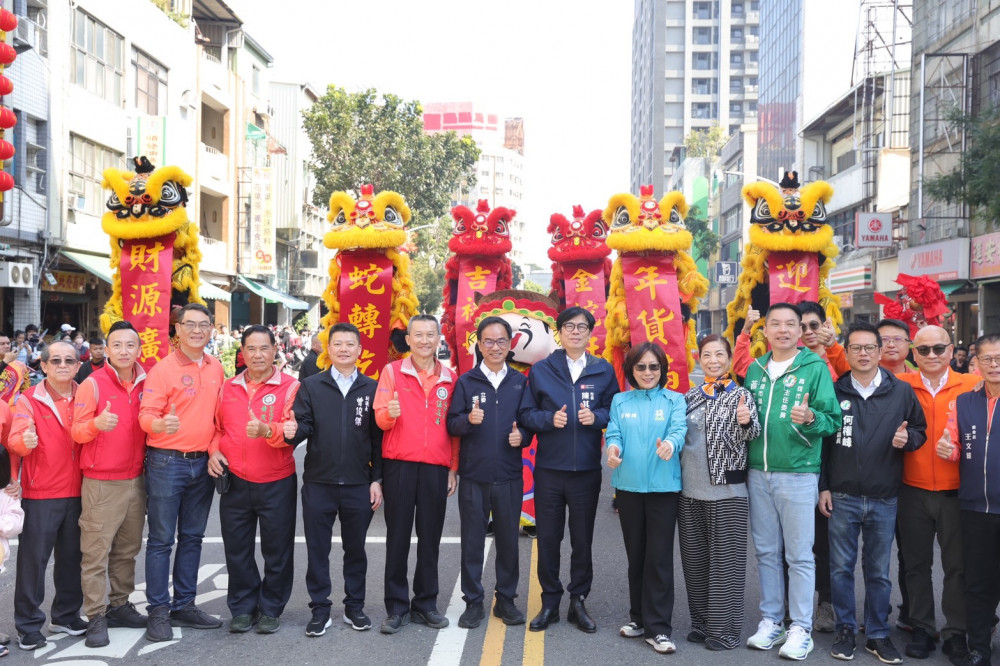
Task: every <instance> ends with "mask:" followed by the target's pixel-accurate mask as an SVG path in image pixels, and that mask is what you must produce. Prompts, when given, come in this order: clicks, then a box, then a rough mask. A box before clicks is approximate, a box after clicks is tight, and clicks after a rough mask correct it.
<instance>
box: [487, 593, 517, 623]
mask: <svg viewBox="0 0 1000 666" xmlns="http://www.w3.org/2000/svg"><path fill="white" fill-rule="evenodd" d="M493 614H494V615H496V616H497V617H498V618H500V619H501V620H503V623H504V624H510V625H516V624H524V613H522V612H521V611H519V610H517V607H516V606H514V604H513V602H510V601H506V600H504V599H497V601H496V603H495V604H493Z"/></svg>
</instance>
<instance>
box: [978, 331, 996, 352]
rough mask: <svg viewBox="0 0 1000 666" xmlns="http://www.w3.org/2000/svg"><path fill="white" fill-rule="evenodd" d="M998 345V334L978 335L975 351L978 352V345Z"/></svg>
mask: <svg viewBox="0 0 1000 666" xmlns="http://www.w3.org/2000/svg"><path fill="white" fill-rule="evenodd" d="M997 344H1000V333H987V334H985V335H980V336H979V337H978V338H977V339H976V351H979V346H980V345H997Z"/></svg>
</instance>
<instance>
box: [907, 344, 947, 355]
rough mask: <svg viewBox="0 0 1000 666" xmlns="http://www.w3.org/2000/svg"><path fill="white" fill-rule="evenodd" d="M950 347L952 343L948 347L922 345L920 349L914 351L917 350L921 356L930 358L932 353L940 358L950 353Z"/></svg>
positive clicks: (915, 348) (916, 348)
mask: <svg viewBox="0 0 1000 666" xmlns="http://www.w3.org/2000/svg"><path fill="white" fill-rule="evenodd" d="M948 347H951V343H950V342H949V343H948V344H946V345H920V346H919V347H914V348H913V349H914V350H916V352H917V353H918V354H920V355H921V356H930V355H931V352H932V351H933V352H934V355H935V356H940V355H941V354H943V353H945V352H946V351H948Z"/></svg>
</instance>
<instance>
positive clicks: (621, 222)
mask: <svg viewBox="0 0 1000 666" xmlns="http://www.w3.org/2000/svg"><path fill="white" fill-rule="evenodd" d="M687 210H688V207H687V202H685V201H684V195H683V194H681V193H680V192H669V193H667V194H666V195H664V196H663V198H662V199H660V201H659V203H657V202H656V200H655V199H653V186H652V185H643V186H642V188H641V189H640V196H639V197H636V196H634V195H632V194H628V193H626V194H616V195H614V196H613V197H611V199H610V200H609V201H608V206H607V208H605V209H604V222H605V224H607V225H608V228H609V235H608V247H610V248H611V249H612V250H617V252H618V258H617V259H616V260H615V263H614V266H613V267H612V269H611V296H610V297H609V298H608V317H607V320H606V322H605V327H606V329H607V346H606V348H605V350H604V357H605V358H606V359H607V360H608V361H609V362H610V363H611V365H613V366H614V368H615V372H616V373H617V374H618V383H619V384H620V385H621V387H622V388H623V389H624V388H625V385H626V381H625V373H624V369H623V366H624V362H625V355H626V354H627V353H628V350H629V349H631V348H632V346H633V345H636V344H641V343H643V342H645V341H647V340H648V341H651V342H655V343H657V344H659V345H661V346H662V347H663V348H664V351H665V352H666V354H667V361H668V364H669V366H670V369H669V371H668V373H667V388H669V389H672V390H674V391H680V392H681V393H683V392H684V391H687V389H688V373H689V372H691V370H693V369H694V353H695V350H696V349H697V342H696V340H695V329H694V318H693V315H694V313H695V311H696V310H697V309H698V301H699V300H700V299H701V298H703V297H704V296H705V294H707V293H708V280H707V279H706V278H705V277H704V276H703V275H701V274H700V273H698V267H697V266H696V265H695V263H694V259H693V258H692V257H691V255H690V254H688V251H689V250H690V249H691V244H692V242H693V237H692V236H691V232H690V231H688V230H687V229H686V228H685V226H684V216H685V215H686V214H687Z"/></svg>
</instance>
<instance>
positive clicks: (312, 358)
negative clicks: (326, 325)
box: [299, 333, 323, 382]
mask: <svg viewBox="0 0 1000 666" xmlns="http://www.w3.org/2000/svg"><path fill="white" fill-rule="evenodd" d="M322 352H323V343H322V342H320V334H319V333H313V336H312V346H311V347H310V348H309V353H308V354H306V357H305V358H304V359H302V365H300V366H299V381H300V382H301V381H302V380H303V379H305V378H306V377H312V376H313V375H315V374H316V373H317V372H319V366H318V365H316V361H317V360H318V359H319V355H320V354H321V353H322Z"/></svg>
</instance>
